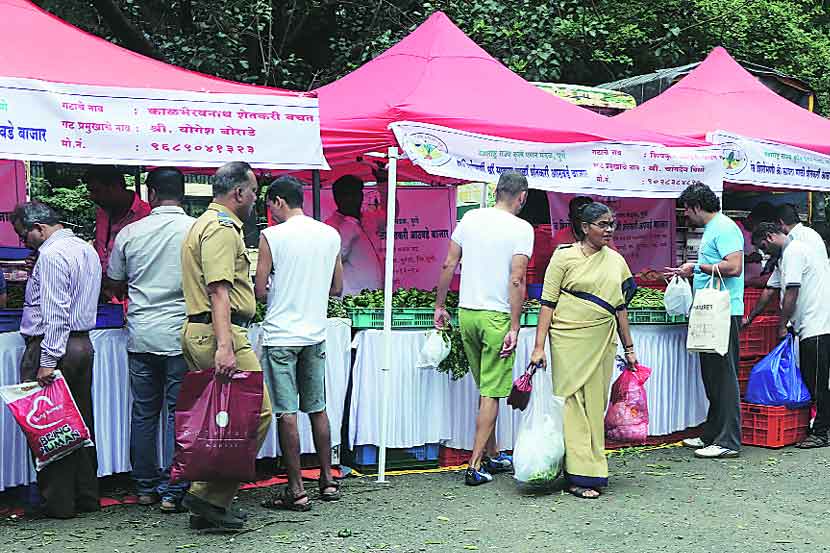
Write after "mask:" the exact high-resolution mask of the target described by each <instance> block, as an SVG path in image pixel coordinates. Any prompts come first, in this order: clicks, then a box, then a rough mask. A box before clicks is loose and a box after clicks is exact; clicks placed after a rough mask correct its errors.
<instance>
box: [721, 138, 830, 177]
mask: <svg viewBox="0 0 830 553" xmlns="http://www.w3.org/2000/svg"><path fill="white" fill-rule="evenodd" d="M707 140H708V141H709V142H711V143H712V144H718V145H720V146H721V148H722V151H723V154H722V155H723V168H724V179H725V180H726V181H727V182H734V183H738V184H750V185H758V186H775V187H780V188H797V189H799V190H820V191H830V156H827V155H824V154H820V153H817V152H811V151H810V150H804V149H803V148H796V147H795V146H787V145H785V144H778V143H776V142H769V141H765V140H755V139H752V138H746V137H743V136H740V135H737V134H731V133H727V132H724V131H716V132H714V133H710V134H709V135H707Z"/></svg>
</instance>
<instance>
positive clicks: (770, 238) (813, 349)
mask: <svg viewBox="0 0 830 553" xmlns="http://www.w3.org/2000/svg"><path fill="white" fill-rule="evenodd" d="M752 240H753V242H754V243H755V244H756V246H757V247H759V248H761V249H762V250H764V251H766V252H767V253H770V254H775V253H781V260H780V262H779V264H778V267H777V268H776V270H775V272H774V273H773V274H772V276H771V277H770V279H769V283H768V286H771V287H779V288H780V289H781V296H782V298H783V300H782V303H781V323H780V327H779V329H778V334H779V336H780V337H784V336H786V334H787V324H788V323H790V322H791V323H792V326H793V330H794V331H795V333H796V335H797V336H798V344H799V361H800V363H799V364H800V365H801V375H802V377H803V379H804V383H805V384H807V388H808V389H809V390H810V395H811V396H812V397H813V399H814V401H815V403H816V418H815V421H814V422H813V428H812V431H811V433H810V435H809V436H807V438H805V439H804V440H803V441H802V442H801V443H799V444H798V445H797V447H800V448H803V449H810V448H815V447H826V446H828V445H830V438H829V437H828V432H829V431H830V390H829V389H828V387H830V310H828V309H827V302H826V299H827V291H828V290H830V265H828V263H827V259H826V252H824V251H821V252H819V251H818V250H817V249H816V248H814V247H812V246H811V245H810V244H809V242H807V241H802V240H798V239H796V240H790V239H789V238H788V237H787V235H786V234H785V231H784V229H783V228H782V227H781V226H780V225H778V224H775V223H764V224H761V225H759V226H758V228H757V229H756V230H755V232H753V233H752Z"/></svg>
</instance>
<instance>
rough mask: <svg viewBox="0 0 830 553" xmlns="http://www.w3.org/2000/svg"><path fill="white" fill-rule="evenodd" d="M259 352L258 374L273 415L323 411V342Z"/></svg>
mask: <svg viewBox="0 0 830 553" xmlns="http://www.w3.org/2000/svg"><path fill="white" fill-rule="evenodd" d="M262 350H263V351H262V360H261V363H262V371H263V372H264V373H265V374H264V376H265V384H266V385H267V386H268V393H269V395H270V396H271V404H272V410H273V412H274V413H275V414H277V415H282V414H284V413H296V412H297V411H298V410H299V411H302V412H303V413H319V412H321V411H325V409H326V343H325V342H320V343H319V344H314V345H312V346H265V347H263V348H262Z"/></svg>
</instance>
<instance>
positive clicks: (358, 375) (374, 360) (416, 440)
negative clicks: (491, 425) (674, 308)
mask: <svg viewBox="0 0 830 553" xmlns="http://www.w3.org/2000/svg"><path fill="white" fill-rule="evenodd" d="M535 333H536V330H535V329H534V328H523V329H522V330H521V331H520V333H519V344H518V346H517V348H516V362H515V364H514V366H513V375H514V378H515V377H518V376H519V375H521V374H522V373H523V372H524V370H525V368H526V367H527V365H528V363H529V360H530V354H531V353H532V351H533V344H534V341H535ZM631 333H632V339H633V340H634V344H635V347H636V349H637V354H638V356H639V360H640V363H642V364H643V365H646V366H648V367H650V368H651V369H652V370H653V372H652V375H651V378H649V380H648V382H646V391H647V393H648V402H649V414H650V418H649V435H652V436H661V435H665V434H671V433H672V432H677V431H680V430H684V429H686V428H690V427H694V426H697V425H699V424H700V423H702V422H703V421H704V420H705V419H706V410H707V409H708V406H709V404H708V401H707V400H706V395H705V393H704V391H703V383H702V381H701V379H700V363H699V360H698V356H697V355H694V354H689V353H687V352H686V326H684V325H676V326H675V325H671V326H670V325H633V326H632V327H631ZM393 340H394V346H393V350H392V351H393V353H392V355H393V370H392V371H390V372H389V374H388V376H389V378H390V407H389V411H388V413H389V417H388V419H387V436H388V439H387V446H388V447H392V448H398V447H412V446H415V445H421V444H425V443H434V442H437V441H442V440H443V441H444V443H445V444H446V445H447V446H448V447H452V448H456V449H468V450H469V449H472V447H473V439H474V433H475V420H476V415H477V413H478V397H479V396H478V391H477V389H476V387H475V383H474V382H473V379H472V376H470V375H467V376H465V377H464V378H463V379H461V380H458V381H452V380H451V379H450V378H449V376H448V375H444V374H441V373H437V372H436V371H434V370H431V369H416V368H415V362H416V360H417V358H418V352H419V351H420V347H421V345H422V344H423V342H424V340H425V332H424V331H417V330H398V331H394V332H393ZM354 347H356V348H357V360H356V362H355V367H354V388H353V391H352V404H351V418H350V427H349V442H350V445H352V446H354V445H363V444H377V443H378V442H379V441H380V440H379V438H380V397H381V393H382V389H383V388H382V385H383V384H382V382H383V380H382V377H383V375H382V372H381V371H380V370H379V369H378V368H377V367H380V366H381V363H380V361H381V360H382V357H381V356H382V352H383V334H382V332H381V331H377V330H368V331H362V332H360V333H358V334H357V336H356V338H355V340H354ZM616 376H617V375H616V374H615V375H614V377H613V378H612V383H613V380H614V379H616ZM425 399H426V400H427V401H426V402H425ZM521 416H522V415H521V413H520V412H519V411H516V410H514V409H512V408H511V407H509V406H507V404H506V402H505V401H504V400H502V402H501V405H500V408H499V418H498V422H497V425H496V438H497V440H498V442H499V445H500V446H501V447H504V448H512V447H513V444H514V441H515V438H516V434H517V431H518V427H519V423H520V421H521Z"/></svg>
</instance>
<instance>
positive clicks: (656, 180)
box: [389, 122, 723, 198]
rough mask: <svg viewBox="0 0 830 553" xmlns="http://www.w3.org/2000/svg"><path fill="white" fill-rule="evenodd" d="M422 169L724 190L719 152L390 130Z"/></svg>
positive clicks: (583, 184) (542, 182)
mask: <svg viewBox="0 0 830 553" xmlns="http://www.w3.org/2000/svg"><path fill="white" fill-rule="evenodd" d="M389 127H390V128H391V129H392V131H393V132H394V133H395V137H396V138H397V140H398V144H400V145H401V147H402V148H403V150H404V151H405V152H406V155H407V156H408V157H409V159H410V160H411V161H412V163H414V164H415V165H418V166H420V167H421V168H422V169H424V170H425V171H426V172H427V173H429V174H431V175H439V176H443V177H450V178H457V179H464V180H469V181H472V182H482V181H484V182H495V181H497V180H498V178H499V175H500V174H501V173H504V172H508V171H517V172H519V173H521V174H523V175H525V176H526V177H527V180H528V184H529V185H530V187H531V188H538V189H541V190H548V191H552V192H567V193H572V194H600V195H604V196H616V197H627V198H632V197H634V198H676V197H678V196H680V194H681V193H682V192H683V190H685V189H686V187H687V186H689V185H690V184H694V183H698V182H702V183H704V184H706V185H708V186H709V187H710V188H711V189H712V190H714V191H715V192H716V193H718V194H720V193H721V191H722V190H723V165H722V163H721V150H720V148H719V147H715V146H709V147H689V148H686V147H666V146H659V145H654V144H639V143H622V142H580V143H573V144H546V143H542V142H528V141H522V140H511V139H508V138H499V137H495V136H487V135H483V134H476V133H470V132H465V131H459V130H455V129H451V128H448V127H441V126H438V125H430V124H427V123H411V122H401V123H392V124H391V125H389Z"/></svg>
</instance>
